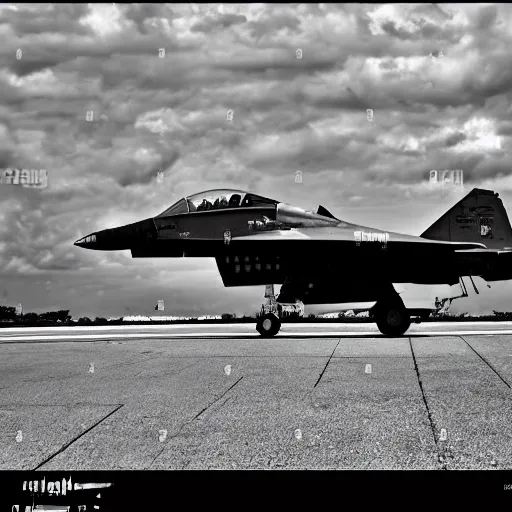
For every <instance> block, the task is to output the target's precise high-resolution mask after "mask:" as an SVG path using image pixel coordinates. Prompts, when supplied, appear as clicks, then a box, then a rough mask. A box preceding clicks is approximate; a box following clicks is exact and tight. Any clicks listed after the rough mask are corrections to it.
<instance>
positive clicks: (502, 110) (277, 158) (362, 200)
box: [0, 4, 512, 317]
mask: <svg viewBox="0 0 512 512" xmlns="http://www.w3.org/2000/svg"><path fill="white" fill-rule="evenodd" d="M511 26H512V8H511V7H509V6H508V5H506V4H499V5H496V4H440V5H439V6H436V4H397V5H394V4H388V5H377V4H357V5H356V4H348V5H347V4H343V5H335V4H309V5H306V4H284V5H279V4H224V5H221V4H176V5H175V4H165V5H164V4H101V5H100V4H81V5H80V4H78V5H68V4H55V5H49V4H40V5H37V4H32V5H31V4H27V5H19V4H10V5H8V4H4V5H3V6H1V7H0V168H4V167H16V168H44V169H47V171H48V175H49V186H48V188H47V189H45V190H32V189H25V188H21V187H17V186H9V185H2V186H0V219H1V223H0V273H1V281H0V300H1V301H2V303H3V304H7V305H15V304H17V303H19V302H21V303H23V306H24V310H25V311H36V312H40V311H45V310H50V309H70V310H71V314H72V315H73V316H74V317H78V316H82V315H87V316H91V317H95V316H114V315H125V314H137V313H140V314H148V313H155V312H154V306H155V304H156V302H157V300H159V299H163V300H165V305H166V308H165V309H166V313H167V314H220V313H223V312H236V313H239V314H240V313H244V312H247V313H254V312H255V311H256V310H258V309H259V305H260V304H261V301H262V297H263V292H264V290H263V287H261V289H260V287H256V288H224V287H223V285H222V281H221V278H220V276H219V275H218V271H217V268H216V264H215V261H214V260H206V259H132V258H131V255H130V252H129V251H122V252H105V253H102V252H96V251H86V250H84V249H80V248H78V247H75V246H73V242H74V241H75V240H77V239H78V238H80V237H82V236H85V235H87V234H89V233H92V232H95V231H97V230H101V229H105V228H108V227H114V226H118V225H122V224H126V223H130V222H135V221H137V220H141V219H144V218H147V217H150V216H154V215H156V214H159V213H160V212H162V211H163V210H164V209H165V208H167V207H168V206H170V205H171V204H172V203H174V202H175V201H176V200H178V199H179V198H181V197H183V196H185V195H191V194H194V193H196V192H200V191H202V190H207V189H210V188H224V187H229V188H239V189H243V190H251V191H253V192H255V193H258V194H261V195H263V196H267V197H271V198H274V199H277V200H282V201H285V202H288V203H291V204H295V205H297V206H301V207H305V208H316V207H317V206H318V204H322V205H324V206H325V207H326V208H328V209H329V210H330V211H331V212H332V213H333V214H334V215H336V216H337V217H339V218H341V219H343V220H347V221H351V222H357V223H361V224H363V225H367V226H372V227H376V228H381V229H387V230H389V231H399V232H403V233H407V234H415V235H419V234H421V233H422V232H423V231H424V230H425V229H426V228H427V227H428V226H429V225H430V224H432V223H433V222H434V221H435V220H436V219H437V218H438V217H440V216H441V215H442V213H444V212H445V211H446V210H447V209H448V208H449V207H451V206H452V205H453V204H455V203H456V202H457V201H458V200H459V199H460V198H461V197H462V196H463V195H465V194H466V193H468V192H469V191H470V190H471V189H472V188H473V187H480V188H490V189H492V190H495V191H497V192H499V193H500V197H501V198H502V199H503V201H504V203H505V207H506V208H507V210H508V213H509V216H510V217H511V218H512V215H511V214H512V179H511V171H512V167H511V165H510V163H511V162H510V140H511V139H510V137H511V135H512V115H511V114H512V104H511V101H510V100H511V98H512V94H511V86H512V51H511V49H512V31H511V30H510V27H511ZM160 48H164V49H165V57H164V58H160V57H159V55H158V54H159V49H160ZM297 49H301V50H302V59H297V56H296V50H297ZM18 50H21V55H20V52H18ZM440 52H442V53H440ZM19 57H21V58H19ZM366 109H373V112H374V118H373V121H372V122H369V121H368V120H367V114H366ZM91 110H92V111H93V112H94V117H93V121H92V122H88V121H87V120H86V112H87V111H91ZM228 110H233V112H234V118H233V122H231V123H230V122H228V121H227V120H226V113H227V111H228ZM159 169H162V170H163V172H164V176H163V182H162V183H158V181H157V173H158V170H159ZM432 169H436V170H444V169H462V170H463V171H464V180H465V190H464V191H461V190H459V191H456V190H453V189H449V188H445V189H441V190H440V189H432V188H430V187H429V186H428V183H427V180H428V174H429V171H430V170H432ZM297 170H301V171H302V173H303V183H302V184H296V183H295V182H294V174H295V171H297ZM480 282H481V281H480ZM481 292H482V295H480V296H479V297H476V296H475V295H474V293H472V295H473V297H472V298H470V299H466V300H463V301H458V304H457V302H455V303H454V307H453V309H454V310H456V311H471V312H475V311H482V312H484V311H489V310H492V309H500V310H506V309H509V310H512V293H511V292H512V284H508V283H501V284H497V285H493V286H492V289H491V290H489V289H488V288H487V287H485V286H483V289H481ZM470 293H471V292H470Z"/></svg>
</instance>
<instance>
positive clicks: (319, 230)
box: [231, 225, 486, 250]
mask: <svg viewBox="0 0 512 512" xmlns="http://www.w3.org/2000/svg"><path fill="white" fill-rule="evenodd" d="M358 233H359V234H358ZM379 234H380V235H381V236H382V235H387V238H386V243H387V244H396V243H404V242H405V243H407V244H421V245H424V244H427V245H430V246H432V245H434V246H440V245H444V246H452V247H454V249H455V248H457V249H464V250H470V249H484V250H485V249H486V247H485V245H483V244H481V243H478V242H471V243H468V242H449V241H444V240H429V239H427V238H421V237H418V236H413V235H404V234H402V233H393V232H388V231H382V230H378V229H374V228H368V227H365V226H355V225H354V226H350V227H310V228H289V229H274V230H268V231H260V232H255V233H254V234H252V235H243V236H237V237H233V239H232V241H231V243H234V244H237V243H240V242H278V241H283V242H284V241H294V242H298V241H306V240H310V241H313V240H314V241H325V242H350V243H351V244H354V245H355V243H356V242H358V241H359V242H361V243H366V242H370V241H372V242H374V243H377V242H380V241H382V237H378V236H376V235H379ZM294 245H295V244H294Z"/></svg>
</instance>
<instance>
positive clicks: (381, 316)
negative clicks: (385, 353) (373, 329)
mask: <svg viewBox="0 0 512 512" xmlns="http://www.w3.org/2000/svg"><path fill="white" fill-rule="evenodd" d="M374 317H375V322H376V323H377V327H378V328H379V331H380V332H381V333H382V334H384V335H385V336H401V335H402V334H404V333H405V331H407V329H409V327H410V325H411V317H410V315H409V313H408V312H407V309H405V306H404V304H403V302H402V299H399V300H396V301H392V302H390V303H387V304H382V305H380V306H379V307H377V308H376V310H375V313H374Z"/></svg>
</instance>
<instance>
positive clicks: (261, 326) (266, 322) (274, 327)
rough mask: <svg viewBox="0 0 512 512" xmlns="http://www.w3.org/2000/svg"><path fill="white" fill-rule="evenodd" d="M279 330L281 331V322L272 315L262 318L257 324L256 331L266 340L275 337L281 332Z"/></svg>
mask: <svg viewBox="0 0 512 512" xmlns="http://www.w3.org/2000/svg"><path fill="white" fill-rule="evenodd" d="M279 329H281V321H280V320H279V318H277V316H276V315H274V314H272V313H267V314H266V315H263V316H261V317H260V318H258V321H257V322H256V330H257V331H258V332H259V333H260V334H261V335H262V336H263V337H264V338H271V337H272V336H275V335H276V334H277V333H278V332H279Z"/></svg>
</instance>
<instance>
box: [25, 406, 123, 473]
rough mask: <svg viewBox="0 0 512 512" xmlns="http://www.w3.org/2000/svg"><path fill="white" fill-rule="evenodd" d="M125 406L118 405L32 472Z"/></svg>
mask: <svg viewBox="0 0 512 512" xmlns="http://www.w3.org/2000/svg"><path fill="white" fill-rule="evenodd" d="M123 406H124V404H120V405H118V406H117V407H116V408H115V409H114V410H113V411H112V412H110V413H108V414H107V415H106V416H105V417H103V418H101V419H100V420H99V421H97V422H96V423H95V424H94V425H93V426H92V427H89V428H88V429H87V430H84V431H83V432H82V433H81V434H80V435H78V436H76V437H74V438H73V439H72V440H71V441H70V442H69V443H67V444H65V445H64V446H63V447H62V448H61V449H60V450H58V451H57V452H55V453H54V454H53V455H50V457H48V458H47V459H46V460H44V461H43V462H41V464H39V465H38V466H36V467H35V468H34V469H33V470H32V471H36V470H38V469H39V468H40V467H41V466H44V465H45V464H46V463H48V462H50V461H51V460H52V459H53V458H55V457H56V456H57V455H59V453H62V452H63V451H64V450H67V449H68V448H69V447H70V446H71V445H72V444H73V443H74V442H76V441H78V440H79V439H80V438H81V437H83V436H85V434H87V433H88V432H90V431H91V430H92V429H93V428H95V427H97V426H98V425H99V424H100V423H101V422H102V421H105V420H106V419H107V418H108V417H109V416H112V414H114V413H116V412H117V411H119V409H121V407H123Z"/></svg>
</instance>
